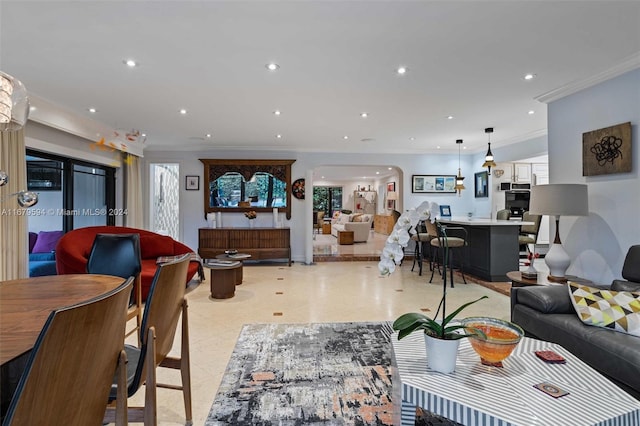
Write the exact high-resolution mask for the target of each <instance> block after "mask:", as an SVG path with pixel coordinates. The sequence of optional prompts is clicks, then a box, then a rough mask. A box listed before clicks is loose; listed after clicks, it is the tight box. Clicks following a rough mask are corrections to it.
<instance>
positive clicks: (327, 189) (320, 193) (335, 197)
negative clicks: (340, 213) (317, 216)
mask: <svg viewBox="0 0 640 426" xmlns="http://www.w3.org/2000/svg"><path fill="white" fill-rule="evenodd" d="M313 210H314V211H321V212H322V211H323V212H324V217H332V215H333V212H335V211H337V210H342V187H341V186H314V187H313Z"/></svg>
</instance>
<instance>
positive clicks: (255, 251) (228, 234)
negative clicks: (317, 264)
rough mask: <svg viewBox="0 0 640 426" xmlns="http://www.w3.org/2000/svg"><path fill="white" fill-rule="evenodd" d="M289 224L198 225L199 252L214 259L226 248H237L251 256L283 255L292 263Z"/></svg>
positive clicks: (256, 258) (255, 258) (260, 258)
mask: <svg viewBox="0 0 640 426" xmlns="http://www.w3.org/2000/svg"><path fill="white" fill-rule="evenodd" d="M290 240H291V235H290V229H289V228H200V229H199V230H198V254H199V255H200V257H202V258H203V259H213V258H215V257H216V256H217V255H220V254H224V251H225V250H229V249H236V250H238V251H239V252H242V253H247V254H250V255H251V259H252V260H267V259H286V260H287V262H288V264H289V266H291V243H290Z"/></svg>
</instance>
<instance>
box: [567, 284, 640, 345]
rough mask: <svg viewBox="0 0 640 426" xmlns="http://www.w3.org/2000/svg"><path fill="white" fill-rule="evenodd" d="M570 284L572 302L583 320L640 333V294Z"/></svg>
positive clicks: (590, 323)
mask: <svg viewBox="0 0 640 426" xmlns="http://www.w3.org/2000/svg"><path fill="white" fill-rule="evenodd" d="M568 284H569V285H568V287H569V296H571V303H573V307H574V309H575V310H576V313H577V314H578V317H580V320H581V321H582V322H583V323H585V324H588V325H595V326H597V327H605V328H610V329H612V330H615V331H620V332H622V333H628V334H633V335H634V336H640V293H632V292H630V291H612V290H605V289H600V288H595V287H589V286H586V285H581V284H577V283H574V282H571V281H569V283H568Z"/></svg>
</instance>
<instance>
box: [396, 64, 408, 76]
mask: <svg viewBox="0 0 640 426" xmlns="http://www.w3.org/2000/svg"><path fill="white" fill-rule="evenodd" d="M396 72H397V73H398V74H399V75H405V74H406V73H407V67H402V66H400V67H398V69H397V70H396Z"/></svg>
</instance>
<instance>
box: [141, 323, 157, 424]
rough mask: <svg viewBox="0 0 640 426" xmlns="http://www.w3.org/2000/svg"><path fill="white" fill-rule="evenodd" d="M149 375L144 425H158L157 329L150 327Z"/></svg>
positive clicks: (146, 385) (147, 362)
mask: <svg viewBox="0 0 640 426" xmlns="http://www.w3.org/2000/svg"><path fill="white" fill-rule="evenodd" d="M146 357H147V359H146V361H145V362H146V364H147V377H146V380H145V386H144V387H145V392H144V426H157V425H158V407H157V401H158V399H157V395H156V393H157V391H156V331H155V329H154V327H149V334H148V335H147V354H146Z"/></svg>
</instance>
